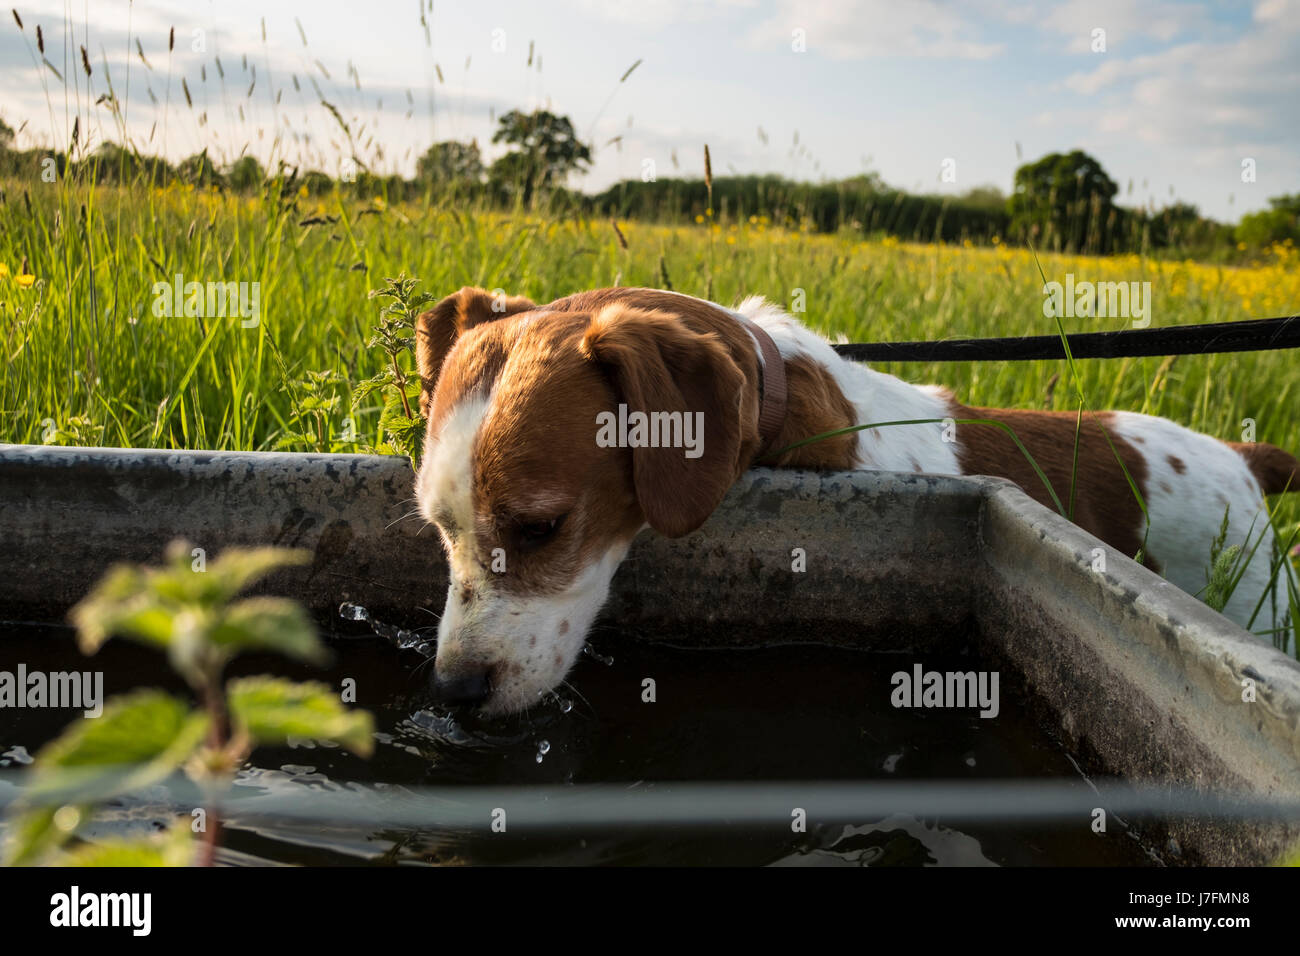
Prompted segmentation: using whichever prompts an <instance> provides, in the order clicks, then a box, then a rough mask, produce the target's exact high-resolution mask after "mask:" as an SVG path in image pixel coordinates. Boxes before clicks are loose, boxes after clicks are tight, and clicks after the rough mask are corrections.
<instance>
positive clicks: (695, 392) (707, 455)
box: [581, 305, 746, 538]
mask: <svg viewBox="0 0 1300 956" xmlns="http://www.w3.org/2000/svg"><path fill="white" fill-rule="evenodd" d="M581 348H582V351H583V353H584V354H585V355H587V357H588V358H590V359H591V360H593V361H595V362H597V363H599V364H600V365H601V366H603V367H604V369H605V370H606V373H607V374H608V375H609V377H610V380H611V381H612V383H613V385H614V390H615V391H616V392H617V393H618V395H619V397H620V400H621V401H622V402H624V403H626V405H627V409H628V413H629V414H631V413H632V412H643V413H645V414H646V415H647V417H649V416H650V415H651V414H652V413H654V412H667V413H673V412H681V413H682V417H683V428H685V427H686V421H685V418H686V416H687V415H691V416H692V419H691V425H692V427H693V426H694V423H695V422H696V421H697V420H698V418H697V417H695V416H694V413H696V412H699V413H702V415H703V426H704V428H703V435H702V442H703V445H702V448H701V449H700V452H701V453H700V455H699V457H696V458H688V457H687V456H686V449H684V448H680V447H679V448H633V449H632V476H633V482H634V484H635V486H636V496H637V501H638V502H639V504H640V505H641V510H642V511H643V512H644V513H645V517H646V520H647V521H648V522H650V526H651V527H652V528H654V529H655V530H656V531H658V532H660V533H662V534H665V535H668V536H669V537H674V538H675V537H680V536H681V535H684V534H687V533H688V532H691V531H694V530H695V529H696V528H698V527H699V526H700V525H702V524H703V523H704V522H705V519H707V518H708V517H709V515H710V514H712V513H713V510H714V509H715V508H717V506H718V504H719V503H720V502H721V501H722V498H723V495H725V494H726V493H727V489H728V488H730V487H731V486H732V484H733V483H734V482H735V480H736V478H737V477H738V475H739V473H740V471H741V470H742V468H741V466H740V444H741V428H740V401H741V396H742V395H743V394H744V391H743V390H744V388H745V385H746V381H745V376H744V374H743V373H742V372H741V370H740V367H739V366H738V365H737V364H736V362H735V361H734V360H733V359H732V357H731V354H730V353H729V352H728V351H727V349H726V347H725V346H724V345H723V344H722V342H721V341H720V340H719V339H718V338H717V336H714V335H711V334H708V333H704V334H701V333H699V332H693V331H691V330H690V329H688V328H687V327H686V326H684V325H683V324H682V323H681V321H680V320H678V319H677V318H676V317H674V316H672V315H669V314H666V313H664V312H651V311H646V310H643V309H635V308H630V307H626V306H623V305H609V306H606V307H605V308H604V309H602V310H601V311H600V312H598V313H597V314H596V315H595V316H594V317H593V319H592V322H591V325H590V326H589V327H588V329H587V331H586V333H585V334H584V336H583V339H582V346H581ZM610 411H616V410H614V409H610ZM683 434H684V432H683ZM696 436H697V439H696V440H701V436H699V433H698V431H697V432H696Z"/></svg>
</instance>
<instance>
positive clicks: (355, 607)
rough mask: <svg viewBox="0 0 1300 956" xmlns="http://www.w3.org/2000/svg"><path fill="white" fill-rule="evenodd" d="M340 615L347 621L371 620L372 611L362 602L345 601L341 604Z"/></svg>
mask: <svg viewBox="0 0 1300 956" xmlns="http://www.w3.org/2000/svg"><path fill="white" fill-rule="evenodd" d="M339 617H341V618H343V620H345V621H368V620H370V612H369V611H367V610H366V609H365V608H363V607H362V606H361V605H360V604H351V603H348V602H347V601H344V602H343V603H342V604H340V605H339Z"/></svg>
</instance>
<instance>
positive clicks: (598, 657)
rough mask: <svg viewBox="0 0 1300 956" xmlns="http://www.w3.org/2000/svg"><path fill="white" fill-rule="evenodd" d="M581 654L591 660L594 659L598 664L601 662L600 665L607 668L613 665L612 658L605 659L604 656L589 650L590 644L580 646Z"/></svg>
mask: <svg viewBox="0 0 1300 956" xmlns="http://www.w3.org/2000/svg"><path fill="white" fill-rule="evenodd" d="M582 653H584V654H586V655H587V656H588V657H590V658H593V659H595V660H598V661H600V662H601V663H602V664H604V665H605V666H606V667H609V666H611V665H612V664H613V663H614V658H612V657H606V656H605V655H604V654H598V653H596V652H595V651H593V650H592V649H591V645H590V644H583V645H582Z"/></svg>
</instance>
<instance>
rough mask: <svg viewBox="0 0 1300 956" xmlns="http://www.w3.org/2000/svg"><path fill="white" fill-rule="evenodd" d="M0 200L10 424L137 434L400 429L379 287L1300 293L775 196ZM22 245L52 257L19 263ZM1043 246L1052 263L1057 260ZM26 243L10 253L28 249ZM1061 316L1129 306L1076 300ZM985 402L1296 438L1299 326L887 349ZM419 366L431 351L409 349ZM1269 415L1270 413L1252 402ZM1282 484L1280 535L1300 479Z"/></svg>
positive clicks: (727, 292)
mask: <svg viewBox="0 0 1300 956" xmlns="http://www.w3.org/2000/svg"><path fill="white" fill-rule="evenodd" d="M2 185H3V189H4V193H5V201H4V203H3V205H0V273H2V272H6V271H7V272H8V273H9V274H8V275H4V276H0V344H2V345H3V348H4V359H5V361H4V362H3V363H2V364H0V440H2V441H6V442H19V443H36V444H39V443H42V442H48V443H60V444H80V445H107V446H121V447H159V448H212V449H237V450H272V449H277V448H286V447H287V448H290V449H296V450H302V451H315V450H332V451H361V450H365V449H368V448H380V449H383V448H387V447H391V446H390V445H389V444H388V442H387V436H385V435H384V434H383V428H382V426H381V424H380V417H381V414H382V412H383V409H382V407H381V404H380V402H379V400H378V399H377V398H375V397H370V398H369V400H367V396H366V395H365V393H364V391H363V392H362V394H361V396H359V397H360V398H361V399H362V400H361V401H360V403H359V405H358V406H357V407H356V409H355V411H353V404H354V403H353V391H354V390H355V389H358V388H363V386H362V383H363V382H365V381H366V380H367V379H371V378H374V377H375V376H377V375H379V374H380V373H382V372H383V371H384V369H385V367H386V363H387V362H388V361H389V359H388V356H386V355H385V353H384V352H383V351H382V350H380V349H367V347H366V344H367V341H368V340H370V338H371V335H372V329H373V327H374V326H375V325H376V324H377V322H378V319H379V316H378V305H377V304H376V302H375V301H374V300H373V299H371V298H369V297H368V293H369V291H370V290H371V289H372V288H376V287H379V286H383V285H384V284H385V279H386V278H387V277H391V276H397V275H398V274H399V273H403V272H405V273H407V274H408V275H411V276H415V277H418V278H419V279H420V285H419V287H418V291H420V292H425V293H431V294H434V295H438V296H440V295H444V294H447V293H449V292H452V291H454V290H455V289H457V288H459V287H460V286H462V285H466V284H472V285H481V286H484V287H486V288H489V289H492V288H498V287H499V288H503V289H505V290H506V291H507V292H509V293H510V294H522V295H527V296H529V297H531V298H533V299H534V300H536V301H539V302H545V301H548V300H550V299H552V298H555V297H558V296H562V295H566V294H568V293H571V292H573V291H576V290H579V289H583V288H589V287H596V286H605V285H611V284H615V283H621V284H623V285H651V286H658V285H663V284H665V280H668V277H671V279H670V280H669V281H670V282H671V284H672V286H673V287H674V288H675V289H676V290H677V291H680V292H686V293H691V294H696V295H706V294H707V293H708V292H709V290H710V289H711V290H712V293H713V297H714V298H715V299H716V300H718V301H722V302H731V301H734V300H736V299H737V298H739V297H740V296H742V295H747V294H751V293H758V294H762V295H766V296H768V297H769V298H771V299H773V300H774V301H777V302H780V303H782V304H784V305H785V306H786V307H787V308H791V309H793V310H795V311H799V307H800V305H802V306H803V311H802V312H801V313H800V314H801V317H802V318H803V320H804V321H805V322H807V323H808V324H809V325H810V326H812V327H814V328H816V329H818V330H820V331H821V332H823V333H825V334H826V335H828V336H830V337H832V338H836V337H842V338H843V339H845V340H848V341H872V340H876V341H879V340H913V339H942V338H954V337H976V336H1001V335H1033V334H1052V333H1055V332H1056V331H1058V328H1057V322H1056V320H1055V319H1053V318H1047V317H1044V315H1043V308H1042V305H1043V296H1042V292H1041V289H1042V284H1043V277H1044V276H1045V277H1046V278H1047V279H1048V280H1053V279H1056V280H1060V279H1062V278H1063V277H1064V275H1065V274H1066V273H1073V274H1074V275H1075V276H1076V278H1077V279H1080V280H1082V279H1091V280H1094V281H1106V280H1114V281H1124V282H1131V281H1139V282H1141V281H1149V282H1150V283H1151V292H1152V304H1151V310H1152V311H1151V316H1152V325H1153V326H1168V325H1176V324H1183V323H1197V322H1217V321H1226V320H1235V319H1244V318H1250V317H1259V316H1266V315H1276V314H1286V313H1289V312H1292V311H1295V309H1296V307H1297V303H1300V256H1297V252H1296V250H1295V249H1293V248H1291V247H1276V248H1274V250H1273V251H1272V253H1271V255H1270V256H1269V257H1268V259H1267V260H1265V261H1263V262H1261V263H1258V264H1256V265H1254V266H1248V267H1227V266H1210V265H1204V264H1199V263H1196V262H1190V261H1167V260H1157V259H1147V258H1142V257H1138V256H1131V255H1130V256H1119V257H1108V258H1095V257H1082V256H1058V255H1051V254H1046V255H1039V256H1038V257H1037V259H1036V258H1035V256H1034V255H1033V254H1032V253H1030V252H1029V251H1028V250H1022V249H1013V248H1009V247H1006V246H1004V245H998V244H995V245H993V246H989V247H975V246H972V245H969V244H967V245H963V246H954V245H935V244H928V245H927V244H913V243H906V242H900V241H898V240H895V239H891V238H885V239H882V240H878V241H864V240H863V239H862V238H861V237H858V236H850V235H847V234H845V235H822V234H813V233H811V232H799V231H791V230H785V229H779V228H774V227H771V226H769V225H767V224H766V223H765V222H764V221H763V220H762V219H761V218H755V217H751V218H750V220H747V221H743V222H725V221H722V222H713V221H711V220H709V221H704V222H700V223H695V224H685V225H675V226H663V225H656V224H653V223H642V222H621V223H618V224H617V226H611V224H610V222H609V221H608V220H605V219H595V220H574V219H559V218H548V217H546V216H543V215H538V214H531V213H528V212H525V211H519V212H517V213H515V214H507V213H502V212H499V211H492V210H488V209H460V208H428V207H426V206H424V205H422V204H394V205H389V204H387V203H385V202H384V201H383V200H382V199H376V200H368V201H363V200H357V199H352V198H347V197H344V196H343V195H341V194H335V195H333V196H326V197H319V198H316V197H309V196H307V195H305V194H304V193H302V192H292V191H291V192H290V193H289V194H288V195H282V191H281V190H280V188H279V187H278V186H277V185H275V184H271V185H269V186H268V187H267V188H266V189H265V190H264V191H263V193H262V194H261V195H260V196H253V197H248V196H239V195H235V194H231V193H219V192H216V191H213V190H206V189H202V188H198V189H195V188H189V187H181V186H169V187H167V188H161V189H159V188H148V187H146V186H144V185H138V186H136V187H134V188H120V187H91V186H78V185H74V184H68V183H62V184H44V183H16V182H9V183H4V184H2ZM23 262H26V263H27V264H28V269H29V271H30V274H31V275H34V276H35V280H34V281H32V282H31V283H30V285H29V286H27V287H24V285H23V284H20V283H19V282H18V281H16V276H17V273H18V271H19V269H20V267H21V263H23ZM1040 266H1041V269H1042V273H1041V274H1040V271H1039V269H1040ZM6 267H7V268H6ZM176 274H181V275H183V276H184V278H185V281H187V282H188V281H197V282H208V281H227V282H229V281H234V282H257V283H260V290H261V291H260V307H261V314H260V317H259V321H258V322H257V324H256V325H255V326H253V327H245V325H246V324H247V323H243V322H241V320H240V319H239V318H238V317H237V316H236V317H232V318H213V317H207V318H195V317H191V318H183V317H182V318H174V317H173V318H159V317H156V316H155V315H154V314H153V310H152V304H153V299H154V294H153V285H154V283H155V282H165V283H170V282H171V280H172V278H173V277H174V276H175V275H176ZM1064 322H1065V331H1067V332H1074V331H1095V330H1102V329H1113V328H1120V327H1123V325H1124V324H1125V321H1124V320H1120V319H1095V318H1075V319H1066V320H1064ZM876 367H878V368H880V369H881V370H883V371H887V372H892V373H894V374H898V375H900V376H902V377H904V378H906V379H908V380H911V381H916V382H924V381H938V382H943V383H944V384H947V385H949V386H951V387H952V388H954V389H955V391H956V392H957V395H958V397H959V398H961V399H962V400H963V401H966V402H968V403H971V404H975V405H986V406H1008V407H1019V408H1053V409H1068V410H1077V408H1078V393H1077V391H1076V388H1075V381H1076V375H1077V381H1078V387H1079V389H1081V390H1082V392H1083V394H1084V395H1085V396H1086V398H1087V404H1088V406H1089V407H1090V408H1093V409H1104V408H1115V409H1129V410H1133V411H1140V412H1146V413H1149V414H1154V415H1162V416H1165V417H1168V418H1171V419H1173V420H1174V421H1177V422H1179V423H1181V424H1184V425H1187V426H1189V427H1191V428H1194V429H1197V430H1199V431H1203V432H1205V433H1207V434H1210V435H1214V436H1217V437H1219V438H1223V439H1227V440H1242V439H1243V437H1244V436H1243V431H1245V430H1246V429H1247V428H1248V427H1250V426H1249V422H1253V423H1254V430H1255V435H1254V437H1255V438H1257V439H1258V440H1260V441H1269V442H1273V443H1274V444H1277V445H1280V446H1281V447H1283V448H1287V449H1289V450H1291V451H1293V452H1295V451H1300V415H1297V414H1296V409H1297V408H1300V366H1298V365H1297V362H1296V355H1295V354H1294V353H1293V352H1271V353H1270V352H1263V353H1244V354H1232V355H1210V356H1184V357H1180V358H1177V359H1173V358H1166V359H1159V358H1155V359H1131V360H1128V359H1125V360H1105V361H1103V360H1076V361H1075V362H1074V370H1073V371H1071V370H1070V369H1069V367H1068V366H1067V363H1066V362H1065V361H1063V360H1062V361H1045V362H1032V363H1024V362H1018V363H997V362H979V363H945V364H941V365H925V364H918V363H913V364H882V365H878V366H876ZM406 371H407V372H408V373H409V372H410V369H409V368H408V369H406ZM1248 420H1249V421H1248ZM1294 497H1295V496H1286V498H1284V499H1282V500H1281V501H1279V502H1278V508H1277V512H1276V515H1275V523H1276V525H1277V527H1278V528H1279V531H1280V532H1281V537H1282V539H1283V540H1287V538H1288V536H1289V533H1290V530H1291V528H1292V527H1293V526H1294V525H1295V524H1296V522H1297V520H1300V502H1296V501H1294V500H1288V499H1293V498H1294Z"/></svg>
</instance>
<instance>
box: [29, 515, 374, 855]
mask: <svg viewBox="0 0 1300 956" xmlns="http://www.w3.org/2000/svg"><path fill="white" fill-rule="evenodd" d="M308 560H310V555H309V554H308V553H307V552H305V551H291V550H286V549H282V548H253V549H230V550H228V551H226V552H225V553H223V554H222V555H221V556H220V557H218V558H215V559H214V560H212V561H211V562H207V561H206V560H205V559H204V557H203V554H202V552H201V551H199V550H198V549H192V548H191V547H190V545H189V544H188V543H186V542H183V541H177V542H173V544H172V545H171V546H170V547H169V548H168V552H167V558H166V562H165V564H164V565H163V567H161V568H143V567H137V566H129V565H119V566H117V567H115V568H113V569H111V570H110V571H109V572H108V573H107V574H106V575H105V576H104V577H103V578H102V579H101V580H100V582H99V583H98V584H97V585H96V586H95V587H94V589H93V590H92V591H91V593H90V594H89V595H87V596H86V597H85V598H84V599H83V600H82V601H81V602H80V603H79V604H78V605H77V606H76V607H75V608H73V610H72V612H71V615H70V617H71V620H72V622H73V624H74V625H75V626H76V628H77V640H78V643H79V645H80V647H81V649H82V651H83V652H85V653H87V654H94V653H95V652H96V651H97V650H98V649H99V648H100V647H101V646H102V645H103V644H104V642H105V641H106V640H108V638H109V637H110V636H112V635H119V636H122V637H127V638H130V639H132V640H135V641H138V642H140V643H142V644H145V645H147V646H150V647H154V648H157V649H158V650H161V651H163V652H164V653H165V654H166V655H167V658H168V661H169V662H170V664H171V666H172V668H173V669H174V670H175V671H176V672H177V673H178V674H180V675H181V676H182V677H183V678H184V679H185V681H186V682H187V683H188V684H189V685H190V687H191V689H192V690H193V692H194V694H195V696H196V697H197V698H198V700H199V706H198V707H194V706H192V705H191V704H190V703H189V702H188V701H185V700H182V699H180V698H178V697H175V696H173V695H171V694H168V693H165V692H163V691H161V690H136V691H133V692H131V693H129V694H126V695H125V696H121V697H116V698H113V699H112V700H110V701H108V702H107V703H106V704H105V706H104V710H103V713H102V714H101V716H100V717H98V718H94V719H85V720H82V721H80V722H78V723H76V724H74V725H72V726H70V727H69V728H68V729H66V730H65V731H64V732H63V734H62V735H61V736H59V737H58V738H57V739H56V740H54V741H52V742H50V743H49V744H47V745H46V746H45V747H44V748H42V750H41V751H40V753H39V754H37V756H36V760H35V762H34V766H33V769H32V771H31V773H30V775H29V777H28V780H27V785H26V787H25V788H24V791H23V795H22V797H21V799H20V801H19V802H18V804H17V805H16V808H15V815H14V817H13V818H12V819H11V820H10V821H9V827H8V831H9V835H8V840H7V843H6V846H5V861H6V862H7V863H8V864H10V865H24V864H32V863H45V862H56V863H63V864H95V865H113V866H127V865H140V864H157V865H166V864H185V863H189V862H191V861H195V860H197V862H199V863H201V864H205V865H206V864H210V863H211V862H212V860H213V854H214V852H215V849H216V845H217V840H218V838H219V836H220V829H221V822H220V800H221V797H222V794H223V793H225V792H226V791H227V790H228V789H229V787H230V784H231V782H232V781H233V779H234V775H235V773H236V771H237V770H238V769H239V767H240V766H241V765H242V764H243V762H244V761H245V760H246V759H247V758H248V755H249V754H250V753H251V752H252V750H253V749H254V748H255V747H257V746H259V745H275V744H284V743H285V742H286V740H287V739H288V738H289V737H307V738H313V739H316V740H323V741H334V742H337V743H339V744H341V745H342V746H345V747H347V748H349V749H351V750H353V751H355V752H356V753H359V754H362V755H363V756H368V755H369V754H370V752H371V750H372V749H373V746H374V742H373V737H372V735H373V730H374V724H373V719H372V718H371V716H370V714H368V713H366V712H364V711H359V710H349V709H347V708H345V707H344V706H343V705H342V703H341V701H340V699H339V696H338V695H337V694H336V693H334V692H333V691H332V690H331V689H330V688H329V687H328V686H326V685H324V684H321V683H315V682H306V683H300V682H295V681H289V680H284V679H281V678H278V677H270V676H257V677H244V678H239V679H235V680H230V681H228V682H225V681H223V672H224V670H225V667H226V664H227V663H229V661H230V660H231V659H232V658H234V657H235V656H236V655H238V654H241V653H246V652H250V651H258V652H272V653H277V654H283V655H285V656H288V657H292V658H297V659H299V660H304V661H309V662H313V663H318V662H320V661H322V660H323V659H324V658H325V657H326V656H327V652H326V650H325V648H324V646H323V645H322V644H321V643H320V641H319V639H318V638H317V637H316V634H315V631H314V629H313V628H312V625H311V622H310V621H309V620H308V618H307V615H306V613H305V612H304V611H303V609H302V608H301V607H300V606H299V605H297V604H296V603H294V602H293V601H290V600H288V599H286V598H277V597H248V598H243V599H241V600H236V598H237V596H238V595H239V594H240V593H241V592H242V591H244V590H245V589H246V588H247V587H249V586H250V585H252V584H254V583H255V582H257V581H258V580H260V579H262V578H263V577H265V576H266V575H267V574H269V573H271V572H272V571H274V570H276V569H278V568H281V567H284V566H287V565H294V564H303V563H305V562H307V561H308ZM181 769H183V770H184V772H185V774H186V775H188V776H189V778H190V779H191V780H193V782H194V783H195V784H196V785H197V786H198V787H199V789H200V791H201V793H202V794H203V797H204V799H203V803H204V807H203V810H202V812H201V813H200V812H199V811H196V812H195V818H196V822H197V820H202V821H203V823H202V826H201V827H198V829H200V830H201V831H202V832H203V838H202V840H201V841H200V842H199V843H198V845H197V846H196V845H195V844H196V841H195V840H194V839H193V838H192V837H191V836H190V833H189V831H190V830H191V829H192V828H193V825H187V823H186V821H184V820H183V819H182V820H178V821H177V822H176V823H175V825H174V826H173V827H172V828H171V829H170V830H169V831H168V832H167V833H166V834H163V835H162V836H160V837H154V838H150V839H145V840H111V841H105V842H101V843H95V844H93V845H83V846H81V847H79V848H75V849H73V850H72V851H70V852H69V851H65V850H64V846H65V844H67V843H68V842H69V841H70V840H71V839H72V838H73V837H74V836H76V835H77V834H78V832H80V831H81V830H82V829H83V828H84V826H85V824H86V823H87V821H88V820H89V819H90V818H91V816H92V815H93V813H94V810H95V808H96V806H98V805H99V804H102V803H103V802H105V801H107V800H110V799H112V798H114V797H118V796H120V795H122V794H125V793H128V792H131V791H134V790H138V789H140V788H142V787H147V786H150V785H153V784H156V783H160V782H162V781H164V780H166V779H167V778H169V777H171V776H172V775H173V774H175V773H176V771H178V770H181Z"/></svg>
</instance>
